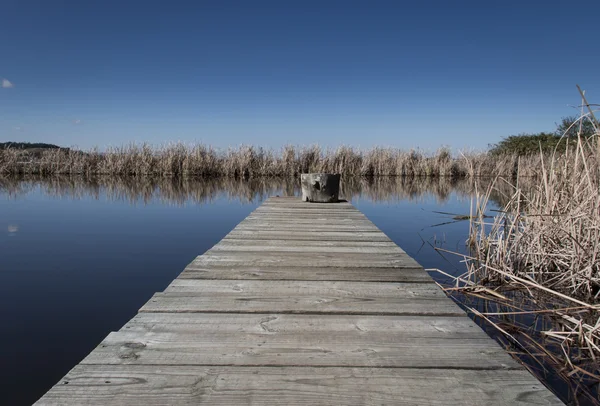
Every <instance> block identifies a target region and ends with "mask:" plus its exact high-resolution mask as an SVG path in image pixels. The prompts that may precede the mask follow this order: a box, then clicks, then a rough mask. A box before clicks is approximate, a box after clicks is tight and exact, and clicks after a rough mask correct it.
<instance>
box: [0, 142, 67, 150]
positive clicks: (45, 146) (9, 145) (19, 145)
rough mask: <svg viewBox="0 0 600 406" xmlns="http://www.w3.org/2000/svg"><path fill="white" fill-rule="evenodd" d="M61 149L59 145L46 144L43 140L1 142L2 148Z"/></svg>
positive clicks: (0, 146)
mask: <svg viewBox="0 0 600 406" xmlns="http://www.w3.org/2000/svg"><path fill="white" fill-rule="evenodd" d="M8 148H11V149H38V148H42V149H61V147H59V146H58V145H54V144H45V143H43V142H13V141H9V142H0V149H8ZM63 149H64V148H63Z"/></svg>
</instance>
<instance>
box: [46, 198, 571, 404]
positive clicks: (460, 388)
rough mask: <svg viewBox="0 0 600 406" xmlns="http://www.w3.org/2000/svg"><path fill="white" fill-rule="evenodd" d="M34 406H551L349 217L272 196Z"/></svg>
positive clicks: (394, 253) (367, 225) (370, 229)
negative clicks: (533, 405)
mask: <svg viewBox="0 0 600 406" xmlns="http://www.w3.org/2000/svg"><path fill="white" fill-rule="evenodd" d="M199 226H201V225H199ZM36 404H37V405H84V404H85V405H103V406H108V405H196V404H211V405H317V404H322V405H334V404H344V405H529V404H535V405H561V404H562V403H561V402H560V401H559V400H558V399H557V398H556V397H555V396H554V395H553V394H552V393H551V392H550V391H548V390H547V389H546V388H545V387H544V386H543V385H542V384H541V383H540V382H538V381H537V379H536V378H535V377H533V376H532V375H531V374H530V373H529V372H527V371H526V370H525V369H524V368H523V367H521V366H520V365H519V364H517V363H516V362H515V361H514V360H513V359H512V358H511V357H510V356H509V355H508V354H507V353H506V352H505V351H504V350H503V349H502V348H501V347H500V346H499V345H498V344H497V343H496V342H494V341H493V340H492V339H491V338H489V337H488V336H487V335H486V334H485V333H484V332H483V331H482V330H481V329H480V328H479V327H478V326H477V325H476V324H475V323H474V322H473V321H471V319H469V318H468V317H467V315H466V314H465V312H464V311H463V310H461V309H460V308H459V307H458V306H457V305H456V304H454V303H453V301H452V300H450V299H449V298H447V297H446V296H445V295H444V293H443V292H442V291H441V290H440V289H439V288H438V286H437V285H436V284H435V283H433V280H432V279H431V277H430V276H429V275H428V274H427V273H426V272H425V271H424V270H423V268H422V267H421V266H420V265H419V264H418V263H417V262H415V260H413V259H412V258H411V257H409V256H408V255H407V254H406V253H405V252H404V251H403V250H402V249H401V248H399V247H398V246H397V245H396V244H394V243H393V242H392V241H391V240H390V239H389V238H388V237H387V236H386V235H385V234H384V233H383V232H381V231H380V230H379V229H378V228H377V227H376V226H375V225H374V224H373V223H371V222H370V221H369V220H368V219H367V218H366V217H365V216H364V215H363V214H362V213H361V212H360V211H358V210H357V209H356V208H354V207H353V206H352V205H351V204H350V203H338V204H318V203H303V202H301V200H300V199H298V198H280V197H276V198H270V199H268V200H267V201H265V202H264V203H263V204H262V205H261V206H260V207H259V208H257V209H256V210H255V211H254V212H253V213H251V214H250V215H249V216H248V217H247V218H246V219H245V220H244V221H242V222H241V223H240V224H239V225H238V226H237V227H236V228H235V229H234V230H233V231H231V232H230V233H229V234H228V235H227V236H226V237H225V238H224V239H223V240H222V241H220V242H219V243H218V244H217V245H215V246H214V247H213V248H212V249H210V250H209V251H207V252H206V253H205V254H203V255H201V256H199V257H197V258H196V259H195V260H194V261H193V262H192V263H191V264H189V266H188V267H187V268H186V269H185V270H184V271H183V272H182V273H181V275H180V276H179V277H178V278H177V279H175V280H174V281H173V282H172V283H171V284H170V285H169V286H168V287H167V288H166V289H165V291H164V292H162V293H157V294H156V295H154V296H153V297H152V298H151V299H150V300H149V301H148V302H147V303H146V304H145V305H144V306H143V307H142V308H141V309H140V311H139V313H138V315H136V316H135V317H134V318H133V319H131V320H130V321H129V322H128V323H127V324H126V325H125V326H123V328H121V330H119V331H117V332H113V333H110V334H109V335H108V336H107V337H106V338H105V339H104V341H102V342H101V343H100V344H99V345H98V347H97V348H96V349H94V350H93V351H92V352H91V353H90V354H89V355H88V356H87V357H86V358H85V359H84V360H83V361H81V363H80V364H79V365H77V366H75V367H74V368H73V369H72V370H71V371H70V372H69V373H68V374H67V375H66V376H65V377H64V378H63V379H62V380H61V381H60V382H58V383H57V384H56V385H55V386H54V387H53V388H52V389H51V390H50V391H49V392H48V393H47V394H46V395H44V396H43V397H42V398H41V399H40V400H39V401H38V402H37V403H36Z"/></svg>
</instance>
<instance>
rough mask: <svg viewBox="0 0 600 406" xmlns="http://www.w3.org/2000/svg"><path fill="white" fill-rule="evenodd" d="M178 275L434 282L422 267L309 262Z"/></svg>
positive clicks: (198, 268)
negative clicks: (338, 265) (317, 264)
mask: <svg viewBox="0 0 600 406" xmlns="http://www.w3.org/2000/svg"><path fill="white" fill-rule="evenodd" d="M178 279H223V280H239V279H255V280H296V281H303V280H307V281H363V282H415V283H433V279H431V277H430V276H429V275H428V274H427V273H425V272H423V268H421V267H420V266H419V267H409V268H404V267H402V268H401V267H394V268H366V267H363V268H351V267H344V268H333V267H330V268H317V267H306V266H285V267H284V266H278V267H272V266H246V265H236V266H217V265H209V266H206V267H201V266H195V265H191V264H190V265H188V267H186V268H185V270H184V271H183V272H182V273H181V274H180V275H179V277H178Z"/></svg>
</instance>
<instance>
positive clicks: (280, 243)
mask: <svg viewBox="0 0 600 406" xmlns="http://www.w3.org/2000/svg"><path fill="white" fill-rule="evenodd" d="M256 244H260V245H264V246H266V247H307V251H310V250H311V249H313V248H315V247H321V248H323V247H332V248H340V247H354V248H389V247H391V248H398V249H400V250H402V248H400V247H399V246H397V245H396V243H394V242H392V241H324V240H308V241H296V240H282V239H277V240H261V242H260V243H257V242H256V241H252V240H247V239H237V238H230V237H226V238H224V239H222V240H221V241H219V242H218V243H217V244H216V245H215V246H221V245H224V246H240V247H241V246H253V245H256Z"/></svg>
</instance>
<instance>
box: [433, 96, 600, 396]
mask: <svg viewBox="0 0 600 406" xmlns="http://www.w3.org/2000/svg"><path fill="white" fill-rule="evenodd" d="M584 105H587V102H585V103H584ZM588 107H589V105H588ZM583 120H591V121H592V123H593V124H594V126H595V128H596V136H595V137H592V138H588V139H584V138H583V137H581V136H579V137H578V138H577V139H576V140H569V141H570V142H571V143H572V144H573V143H574V144H575V145H574V146H573V145H572V146H570V147H567V148H565V150H564V151H555V152H554V153H553V154H551V155H550V156H544V155H540V156H539V157H538V158H537V159H534V158H530V160H532V162H536V164H537V165H539V171H540V174H539V175H541V176H539V177H538V178H537V179H536V181H535V182H534V185H533V187H532V186H531V185H530V186H528V187H527V188H524V187H523V186H522V185H521V184H520V180H519V179H520V177H517V182H516V183H511V182H509V181H507V180H506V179H503V178H497V179H496V181H495V182H494V184H493V185H492V186H491V187H490V188H488V189H486V190H485V191H483V192H481V191H479V192H478V193H477V194H476V199H475V200H474V202H473V204H472V213H471V230H470V238H469V244H470V247H471V254H470V255H467V256H465V262H466V265H467V272H465V273H464V274H463V275H461V276H459V277H456V278H454V282H455V283H454V286H451V287H445V290H446V291H447V292H448V293H449V294H450V296H451V297H455V298H457V300H458V301H460V302H462V303H463V304H464V303H465V297H467V298H471V299H473V298H475V299H480V300H483V301H484V302H485V303H486V305H487V306H490V307H491V310H490V309H489V308H488V309H486V310H482V309H481V306H480V305H481V302H479V304H478V305H475V306H467V308H468V310H469V311H471V312H472V313H473V314H475V316H477V317H480V318H483V319H484V320H486V321H487V322H490V323H491V324H492V325H493V326H494V327H495V328H496V329H498V331H499V332H501V334H502V335H503V336H504V337H505V338H506V339H507V341H508V342H509V343H510V344H511V345H512V346H513V348H515V347H516V348H519V349H521V351H523V352H522V354H526V355H527V356H533V357H534V358H536V357H537V358H538V362H539V364H540V365H541V366H543V367H548V366H549V365H550V367H551V368H552V369H553V370H554V373H556V374H558V375H561V376H563V377H564V378H565V380H566V381H567V382H568V383H569V384H570V385H574V386H577V387H578V388H579V390H581V391H582V392H581V393H583V395H584V398H585V399H586V401H589V400H590V399H592V398H593V401H594V402H597V401H598V398H597V396H598V387H597V385H598V382H600V243H599V242H600V153H599V150H598V137H600V132H599V131H598V124H597V122H596V121H595V119H594V118H593V113H592V112H591V109H590V113H587V114H583V113H582V116H581V118H580V122H579V123H581V122H582V121H583ZM576 125H577V124H576ZM580 128H581V127H580ZM523 168H525V170H529V169H530V168H531V163H530V162H526V163H524V162H522V161H521V162H517V168H516V170H518V171H519V172H521V171H522V170H523ZM507 185H509V188H510V189H511V192H510V193H507V192H506V187H507ZM500 189H504V192H503V194H504V195H505V197H506V204H505V205H504V207H503V209H502V210H501V211H499V213H498V214H497V215H496V216H495V217H494V220H493V221H492V222H487V220H486V219H485V217H484V214H485V213H486V211H487V210H488V208H489V204H488V202H489V199H490V197H491V196H492V194H493V193H498V191H499V190H500ZM447 276H449V275H447ZM457 295H458V297H457ZM490 304H491V305H490ZM533 318H535V321H532V320H533ZM524 320H529V323H528V326H529V327H528V329H526V328H525V324H527V323H524V322H523V321H524ZM532 325H533V326H535V328H533V329H532V328H531V326H532ZM590 396H591V397H590ZM575 401H576V400H575Z"/></svg>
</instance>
